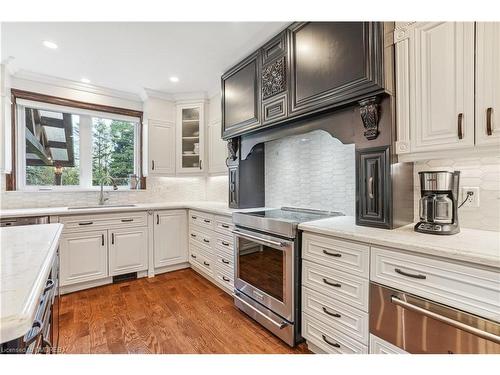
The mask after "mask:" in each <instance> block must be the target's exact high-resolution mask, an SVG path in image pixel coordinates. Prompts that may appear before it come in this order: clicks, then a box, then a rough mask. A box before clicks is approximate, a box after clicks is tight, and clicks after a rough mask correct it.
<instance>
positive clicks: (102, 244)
mask: <svg viewBox="0 0 500 375" xmlns="http://www.w3.org/2000/svg"><path fill="white" fill-rule="evenodd" d="M101 246H104V234H101Z"/></svg>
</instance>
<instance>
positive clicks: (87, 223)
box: [78, 221, 94, 225]
mask: <svg viewBox="0 0 500 375" xmlns="http://www.w3.org/2000/svg"><path fill="white" fill-rule="evenodd" d="M92 224H94V222H93V221H84V222H81V223H78V225H92Z"/></svg>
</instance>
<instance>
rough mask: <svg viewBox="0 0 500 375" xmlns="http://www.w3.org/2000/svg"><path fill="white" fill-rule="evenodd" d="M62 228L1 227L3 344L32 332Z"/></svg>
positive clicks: (0, 320) (0, 329) (0, 328)
mask: <svg viewBox="0 0 500 375" xmlns="http://www.w3.org/2000/svg"><path fill="white" fill-rule="evenodd" d="M62 229H63V225H62V224H42V225H25V226H17V227H8V228H0V237H1V239H0V243H1V248H0V255H1V272H2V273H1V275H0V342H2V343H3V342H6V341H10V340H13V339H17V338H19V337H22V336H24V335H25V334H26V333H27V332H28V331H29V330H30V328H31V326H32V324H33V320H34V319H35V313H36V309H37V307H38V301H39V299H40V296H41V294H42V292H43V289H44V288H45V283H46V281H47V277H48V276H49V273H50V269H51V267H52V262H53V260H54V256H55V254H56V250H57V246H58V243H59V237H60V235H61V232H62Z"/></svg>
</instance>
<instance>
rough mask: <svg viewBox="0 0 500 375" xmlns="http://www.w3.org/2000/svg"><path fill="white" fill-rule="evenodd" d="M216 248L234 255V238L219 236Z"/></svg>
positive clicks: (216, 240) (216, 239)
mask: <svg viewBox="0 0 500 375" xmlns="http://www.w3.org/2000/svg"><path fill="white" fill-rule="evenodd" d="M215 246H216V247H217V248H219V249H224V250H225V251H227V252H229V253H231V254H232V253H233V250H234V245H233V237H228V236H222V235H220V234H219V235H217V237H216V238H215Z"/></svg>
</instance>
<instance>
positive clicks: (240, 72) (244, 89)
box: [222, 51, 261, 138]
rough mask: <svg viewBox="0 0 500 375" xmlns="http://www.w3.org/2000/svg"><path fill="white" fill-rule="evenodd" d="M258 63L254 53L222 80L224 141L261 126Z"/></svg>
mask: <svg viewBox="0 0 500 375" xmlns="http://www.w3.org/2000/svg"><path fill="white" fill-rule="evenodd" d="M260 71H261V62H260V52H259V51H257V52H255V53H253V54H252V55H250V56H249V57H247V58H246V59H245V60H243V61H242V62H240V63H239V64H238V65H236V66H234V67H233V68H231V69H230V70H229V71H228V72H227V73H225V74H224V75H223V76H222V131H223V133H222V135H223V137H224V138H229V137H232V136H234V135H236V134H240V133H243V132H245V131H248V130H251V129H254V128H256V127H258V126H260V125H261V83H260V82H261V79H260V76H261V72H260Z"/></svg>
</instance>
